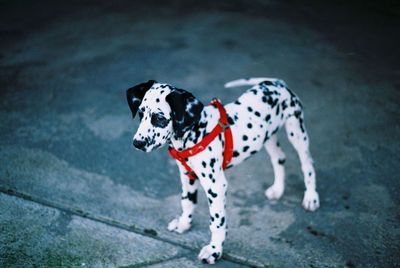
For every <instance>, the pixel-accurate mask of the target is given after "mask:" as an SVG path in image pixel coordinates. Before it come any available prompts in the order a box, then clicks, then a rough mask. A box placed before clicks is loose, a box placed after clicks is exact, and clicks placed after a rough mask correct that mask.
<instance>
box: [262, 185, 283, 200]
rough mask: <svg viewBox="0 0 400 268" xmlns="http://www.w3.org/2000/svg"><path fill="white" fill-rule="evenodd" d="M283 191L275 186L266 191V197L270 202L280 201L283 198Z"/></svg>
mask: <svg viewBox="0 0 400 268" xmlns="http://www.w3.org/2000/svg"><path fill="white" fill-rule="evenodd" d="M283 190H284V189H283V187H279V186H276V185H275V184H274V185H272V186H271V187H269V188H268V189H267V190H266V191H265V195H266V196H267V198H268V199H269V200H278V199H279V198H281V196H282V194H283Z"/></svg>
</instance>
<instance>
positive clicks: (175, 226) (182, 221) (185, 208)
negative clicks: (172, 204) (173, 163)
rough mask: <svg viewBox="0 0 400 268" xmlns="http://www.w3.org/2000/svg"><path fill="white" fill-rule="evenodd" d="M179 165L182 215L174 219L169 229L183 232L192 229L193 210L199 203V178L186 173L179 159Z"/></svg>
mask: <svg viewBox="0 0 400 268" xmlns="http://www.w3.org/2000/svg"><path fill="white" fill-rule="evenodd" d="M177 164H178V167H179V173H180V176H181V182H182V196H181V206H182V215H181V216H180V217H179V218H177V219H174V220H172V221H171V222H170V223H169V224H168V230H170V231H174V232H177V233H183V232H185V231H187V230H189V229H190V227H191V224H192V216H193V211H194V209H195V207H196V204H197V188H198V185H199V182H198V180H191V179H189V177H188V176H187V175H186V170H185V168H184V167H183V166H182V164H181V163H179V162H178V161H177Z"/></svg>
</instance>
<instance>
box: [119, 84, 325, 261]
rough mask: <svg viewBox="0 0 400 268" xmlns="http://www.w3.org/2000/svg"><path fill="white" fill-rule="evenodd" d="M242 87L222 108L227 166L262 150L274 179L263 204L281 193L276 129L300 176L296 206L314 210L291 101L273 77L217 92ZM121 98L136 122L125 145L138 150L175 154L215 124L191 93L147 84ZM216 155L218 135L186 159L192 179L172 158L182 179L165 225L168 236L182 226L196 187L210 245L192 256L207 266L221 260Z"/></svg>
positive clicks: (220, 175) (301, 132) (310, 170)
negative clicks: (166, 149)
mask: <svg viewBox="0 0 400 268" xmlns="http://www.w3.org/2000/svg"><path fill="white" fill-rule="evenodd" d="M243 85H251V86H253V87H251V88H250V89H248V90H247V91H246V92H245V93H244V94H243V95H241V96H240V97H239V98H238V99H237V100H236V101H235V102H233V103H229V104H227V105H225V106H224V107H225V109H226V112H227V115H228V122H229V124H230V128H231V131H232V137H233V146H234V152H233V157H232V160H231V162H230V164H229V166H228V167H231V166H235V165H237V164H239V163H241V162H242V161H243V160H245V159H247V158H248V157H250V156H251V155H252V154H254V153H256V152H257V151H259V150H260V149H261V148H262V147H264V148H265V149H266V150H267V152H268V153H269V155H270V158H271V162H272V166H273V170H274V174H275V181H274V183H273V185H272V186H271V187H269V188H268V189H267V190H266V191H265V195H266V196H267V198H268V199H279V198H280V197H281V196H282V194H283V191H284V177H285V170H284V163H285V154H284V153H283V151H282V150H281V148H280V147H279V143H278V138H277V137H278V136H277V132H278V130H279V129H280V128H281V127H282V126H283V125H284V126H285V128H286V132H287V136H288V138H289V141H290V142H291V143H292V144H293V146H294V148H295V149H296V150H297V152H298V155H299V157H300V161H301V167H302V171H303V173H304V182H305V186H306V190H305V193H304V199H303V202H302V205H303V207H304V208H305V209H306V210H309V211H314V210H316V209H317V208H318V207H319V197H318V193H317V192H316V182H315V171H314V167H313V161H312V158H311V155H310V152H309V149H308V147H309V139H308V136H307V132H306V129H305V126H304V119H303V110H302V104H301V102H300V100H299V98H298V97H297V96H296V95H295V94H294V93H293V92H292V91H290V90H289V89H288V88H287V87H286V84H285V83H284V82H283V81H282V80H279V79H270V78H250V79H239V80H236V81H232V82H229V83H227V84H225V87H235V86H243ZM127 98H128V103H129V106H130V109H131V111H132V116H133V117H135V115H136V113H138V114H139V117H140V125H139V129H138V130H137V132H136V134H135V136H134V137H133V145H134V146H135V147H136V148H137V149H140V150H143V151H145V152H150V151H152V150H154V149H156V148H158V147H161V146H162V145H164V144H166V143H168V144H169V146H171V147H173V148H175V149H176V150H178V151H181V150H185V149H186V148H190V147H193V146H194V145H195V144H197V143H199V142H200V141H201V140H202V138H203V137H204V136H205V135H206V134H208V133H209V132H210V131H211V130H212V129H213V128H214V127H215V126H216V125H217V124H218V120H219V117H220V114H219V111H218V109H217V108H215V107H214V106H212V105H210V106H206V107H205V106H203V104H202V103H201V102H200V101H199V100H198V99H196V98H195V97H194V96H193V95H192V94H191V93H189V92H187V91H185V90H182V89H178V88H175V87H173V86H170V85H168V84H163V83H157V82H155V81H152V80H151V81H148V82H147V83H143V84H139V85H137V86H135V87H132V88H130V89H128V90H127ZM223 151H224V135H222V134H220V135H219V136H218V138H216V139H215V140H213V141H212V142H211V143H210V144H209V146H208V147H207V148H206V149H205V150H204V151H202V152H200V153H199V154H197V155H195V156H193V157H190V158H189V159H186V160H187V164H188V165H189V166H190V167H191V168H192V170H193V171H194V172H195V173H196V175H197V176H198V180H190V179H189V178H188V176H187V175H186V174H187V171H186V170H185V168H184V167H183V165H182V164H181V163H180V162H179V161H177V164H178V167H179V171H180V177H181V182H182V200H181V205H182V214H181V216H180V217H179V218H177V219H174V220H173V221H171V222H170V223H169V225H168V229H169V230H170V231H175V232H178V233H182V232H184V231H186V230H188V229H189V228H190V226H191V222H192V215H193V211H194V208H195V205H196V203H197V188H198V186H199V183H200V184H201V185H202V187H203V189H204V191H205V193H206V195H207V197H208V201H209V209H210V215H211V221H210V230H211V241H210V243H209V244H208V245H207V246H205V247H203V249H202V250H201V251H200V254H199V256H198V258H199V259H200V260H202V261H203V262H208V263H210V264H212V263H214V262H215V261H216V260H217V259H219V258H220V257H221V256H222V246H223V242H224V240H225V236H226V230H227V220H226V214H225V207H226V206H225V198H226V190H227V187H228V183H227V181H226V179H225V175H224V172H223V170H222V160H223V153H224V152H223Z"/></svg>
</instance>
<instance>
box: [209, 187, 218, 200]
mask: <svg viewBox="0 0 400 268" xmlns="http://www.w3.org/2000/svg"><path fill="white" fill-rule="evenodd" d="M207 193H209V194H210V195H211V196H212V197H213V198H216V197H217V196H218V194H217V193H214V192H213V191H211V189H208V191H207Z"/></svg>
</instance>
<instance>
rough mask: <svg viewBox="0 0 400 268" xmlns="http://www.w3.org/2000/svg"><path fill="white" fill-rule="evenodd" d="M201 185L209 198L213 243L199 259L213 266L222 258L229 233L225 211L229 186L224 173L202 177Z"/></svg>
mask: <svg viewBox="0 0 400 268" xmlns="http://www.w3.org/2000/svg"><path fill="white" fill-rule="evenodd" d="M200 183H201V184H202V187H203V189H204V190H205V192H206V194H207V198H208V204H209V209H210V230H211V241H210V243H209V244H208V245H207V246H205V247H203V248H202V250H201V251H200V254H199V256H198V258H199V260H201V261H202V262H205V263H209V264H213V263H215V261H216V260H218V259H220V258H221V257H222V247H223V243H224V240H225V237H226V232H227V221H226V213H225V209H226V190H227V187H228V184H227V181H226V179H225V175H224V173H223V171H220V172H219V173H218V174H217V173H214V174H213V173H210V174H207V177H206V178H204V177H201V178H200Z"/></svg>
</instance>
